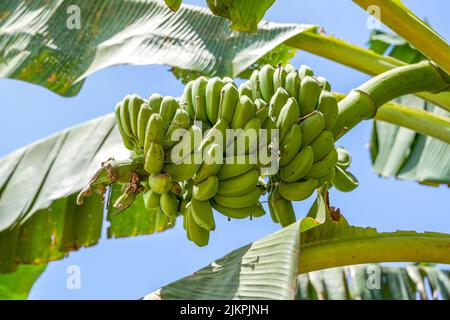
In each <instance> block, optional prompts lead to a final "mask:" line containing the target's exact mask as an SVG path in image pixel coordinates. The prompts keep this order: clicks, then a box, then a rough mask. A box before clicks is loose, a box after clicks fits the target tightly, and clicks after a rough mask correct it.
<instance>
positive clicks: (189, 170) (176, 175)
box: [164, 153, 201, 182]
mask: <svg viewBox="0 0 450 320" xmlns="http://www.w3.org/2000/svg"><path fill="white" fill-rule="evenodd" d="M198 159H200V160H201V154H200V153H193V154H191V155H189V156H188V158H187V159H186V161H184V160H183V163H180V164H174V163H170V164H167V165H165V166H164V171H165V172H166V173H168V174H170V176H171V177H172V181H175V182H181V181H185V180H189V179H191V178H192V177H193V176H194V175H195V174H196V173H197V171H198V170H199V169H200V166H201V161H198ZM199 162H200V163H199Z"/></svg>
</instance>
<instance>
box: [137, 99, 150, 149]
mask: <svg viewBox="0 0 450 320" xmlns="http://www.w3.org/2000/svg"><path fill="white" fill-rule="evenodd" d="M152 114H153V110H152V108H150V107H149V106H148V104H143V105H142V107H141V110H140V111H139V115H138V119H137V122H138V127H137V137H138V140H139V146H140V147H141V148H144V145H145V130H146V129H147V124H148V121H149V119H150V116H151V115H152Z"/></svg>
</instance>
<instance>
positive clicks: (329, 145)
mask: <svg viewBox="0 0 450 320" xmlns="http://www.w3.org/2000/svg"><path fill="white" fill-rule="evenodd" d="M311 148H312V149H313V151H314V162H317V161H319V160H321V159H322V158H323V157H325V156H326V155H327V154H328V153H329V152H330V151H331V150H332V149H334V138H333V134H332V133H331V131H328V130H324V131H322V133H321V134H319V136H318V137H317V138H316V139H314V141H313V142H312V143H311Z"/></svg>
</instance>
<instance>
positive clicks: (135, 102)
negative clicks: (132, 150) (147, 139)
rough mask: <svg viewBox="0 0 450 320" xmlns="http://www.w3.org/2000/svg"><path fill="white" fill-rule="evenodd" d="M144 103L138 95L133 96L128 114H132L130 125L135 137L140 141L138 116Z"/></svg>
mask: <svg viewBox="0 0 450 320" xmlns="http://www.w3.org/2000/svg"><path fill="white" fill-rule="evenodd" d="M143 103H144V99H142V98H141V97H139V96H138V95H137V94H132V95H131V97H130V102H129V103H128V112H129V113H130V125H131V132H133V136H134V137H135V138H136V139H138V124H139V123H138V116H139V111H140V110H141V105H142V104H143Z"/></svg>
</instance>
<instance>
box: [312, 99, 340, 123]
mask: <svg viewBox="0 0 450 320" xmlns="http://www.w3.org/2000/svg"><path fill="white" fill-rule="evenodd" d="M317 110H318V111H320V112H322V114H323V115H324V117H325V129H327V130H331V129H332V128H333V126H334V124H335V123H336V118H337V116H338V112H339V109H338V104H337V101H336V98H335V97H334V95H333V94H332V93H331V92H328V91H322V93H321V94H320V98H319V105H318V106H317Z"/></svg>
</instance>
